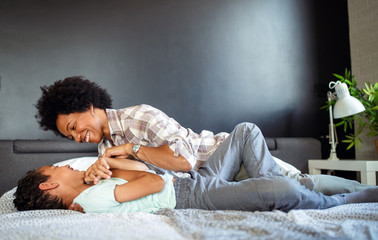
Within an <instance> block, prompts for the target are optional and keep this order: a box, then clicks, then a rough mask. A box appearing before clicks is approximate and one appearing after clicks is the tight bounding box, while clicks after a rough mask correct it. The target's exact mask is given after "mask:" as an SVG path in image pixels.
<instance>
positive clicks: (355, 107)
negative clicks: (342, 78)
mask: <svg viewBox="0 0 378 240" xmlns="http://www.w3.org/2000/svg"><path fill="white" fill-rule="evenodd" d="M335 91H336V95H337V98H338V99H337V102H336V104H335V106H334V108H333V117H334V118H342V117H347V116H351V115H354V114H357V113H360V112H363V111H365V107H364V105H362V103H361V102H360V101H359V100H358V99H357V98H355V97H352V96H351V95H350V93H349V91H348V87H347V85H346V84H345V83H341V82H337V83H336V85H335Z"/></svg>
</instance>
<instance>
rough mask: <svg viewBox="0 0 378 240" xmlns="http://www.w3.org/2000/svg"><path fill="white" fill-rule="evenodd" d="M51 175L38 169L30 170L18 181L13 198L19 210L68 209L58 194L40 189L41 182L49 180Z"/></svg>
mask: <svg viewBox="0 0 378 240" xmlns="http://www.w3.org/2000/svg"><path fill="white" fill-rule="evenodd" d="M49 177H50V176H48V175H45V174H43V173H42V172H40V171H38V170H30V171H28V172H27V173H26V175H25V176H24V177H23V178H21V179H20V180H19V181H18V186H17V190H16V192H15V193H14V196H15V199H14V200H13V203H14V205H15V207H16V208H17V210H19V211H25V210H36V209H67V206H64V204H63V201H62V200H61V199H59V198H58V197H57V196H52V195H51V194H49V193H47V192H45V191H43V190H41V189H39V184H41V183H43V182H45V181H47V180H48V179H49Z"/></svg>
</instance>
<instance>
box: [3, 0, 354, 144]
mask: <svg viewBox="0 0 378 240" xmlns="http://www.w3.org/2000/svg"><path fill="white" fill-rule="evenodd" d="M349 58H350V56H349V37H348V15H347V1H341V0H338V1H325V0H314V1H310V0H308V1H303V0H286V1H282V0H245V1H242V0H236V1H229V0H210V1H199V0H191V1H176V0H159V1H152V0H151V1H146V0H145V1H143V0H142V1H124V0H119V1H114V0H113V1H89V0H79V1H47V0H44V1H42V0H40V1H30V0H28V1H26V0H24V1H13V0H3V1H1V2H0V76H1V84H0V86H1V89H0V132H1V135H0V139H17V138H23V139H27V138H54V136H53V134H52V133H47V132H43V131H42V130H40V129H38V126H37V123H36V121H35V120H34V114H35V109H34V107H33V104H34V103H35V102H36V101H37V99H38V97H39V95H40V90H39V86H41V85H46V84H51V83H53V82H54V81H55V80H58V79H62V78H65V77H67V76H72V75H83V76H85V77H87V78H89V79H91V80H93V81H96V82H98V83H99V84H100V85H102V86H104V87H106V88H107V89H108V90H109V92H110V93H111V94H112V95H113V98H114V105H115V107H116V108H121V107H126V106H130V105H135V104H140V103H147V104H150V105H153V106H155V107H158V108H160V109H162V110H163V111H165V112H166V113H167V114H168V115H170V116H171V117H173V118H175V119H177V120H178V121H179V122H180V123H182V125H183V126H185V127H190V128H192V129H193V130H195V131H200V130H202V129H209V130H212V131H214V132H219V131H231V130H232V129H233V127H234V126H235V125H236V124H237V123H239V122H242V121H249V122H254V123H257V124H258V125H259V126H260V127H261V129H262V130H263V132H264V134H265V135H266V136H286V137H290V136H305V137H308V136H310V137H321V136H324V135H325V134H326V133H327V123H328V118H327V117H328V115H327V112H325V111H322V110H319V108H320V106H321V105H322V104H323V103H324V101H325V100H326V91H327V84H328V82H329V81H330V80H332V75H331V74H332V73H334V72H343V71H344V69H345V67H348V66H350V60H349Z"/></svg>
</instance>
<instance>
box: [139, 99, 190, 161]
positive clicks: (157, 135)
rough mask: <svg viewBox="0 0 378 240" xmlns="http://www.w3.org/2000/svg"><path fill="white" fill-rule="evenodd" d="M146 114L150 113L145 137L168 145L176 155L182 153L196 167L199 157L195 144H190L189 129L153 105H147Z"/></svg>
mask: <svg viewBox="0 0 378 240" xmlns="http://www.w3.org/2000/svg"><path fill="white" fill-rule="evenodd" d="M145 114H146V115H149V117H148V118H149V119H148V123H147V125H146V131H144V134H145V136H144V138H145V139H148V142H150V143H153V144H154V145H156V146H162V145H168V146H169V148H170V149H171V150H172V151H173V152H174V156H176V157H178V156H179V155H181V156H182V157H184V158H185V159H186V160H187V161H188V162H189V163H190V164H191V166H192V167H194V166H195V164H196V160H197V157H196V156H195V155H196V151H195V150H194V149H193V147H194V146H193V145H192V144H190V141H189V134H188V130H187V129H186V128H183V127H182V126H181V125H180V124H179V123H178V122H177V121H175V120H174V119H173V118H170V117H168V116H167V115H166V114H165V113H164V112H162V111H160V110H159V109H156V108H153V107H151V106H148V107H146V111H145ZM146 115H145V116H146Z"/></svg>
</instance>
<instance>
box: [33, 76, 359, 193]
mask: <svg viewBox="0 0 378 240" xmlns="http://www.w3.org/2000/svg"><path fill="white" fill-rule="evenodd" d="M41 90H42V96H41V98H40V99H39V100H38V102H37V104H36V108H37V109H38V114H37V115H36V118H37V120H38V122H39V124H40V126H41V127H42V128H44V129H45V130H52V131H53V132H54V133H55V134H57V135H60V136H63V137H67V138H69V139H73V140H75V141H76V142H79V143H82V142H90V143H97V144H98V146H99V156H101V155H103V156H104V157H116V156H126V157H129V158H135V159H140V160H142V161H144V162H145V163H149V164H152V165H154V166H157V167H159V168H163V169H167V170H171V171H178V172H187V171H189V170H190V169H194V170H198V169H199V167H200V166H201V165H202V164H203V163H204V162H205V161H206V160H207V159H208V158H209V157H210V156H211V155H212V154H213V153H214V151H215V150H216V149H217V148H218V147H219V146H220V145H221V144H222V143H223V142H224V141H225V140H226V138H227V137H228V135H229V134H228V133H218V134H213V133H212V132H210V131H206V130H204V131H202V132H201V133H200V134H197V133H195V132H193V131H192V130H191V129H189V128H184V127H182V126H181V125H180V124H179V123H178V122H176V121H175V120H174V119H172V118H170V117H168V116H167V115H166V114H165V113H163V112H162V111H160V110H158V109H156V108H154V107H151V106H149V105H138V106H133V107H128V108H124V109H118V110H115V109H111V107H112V99H111V96H110V95H109V94H108V93H107V91H106V90H105V89H103V88H101V87H100V86H98V85H97V84H96V83H94V82H91V81H89V80H86V79H84V78H82V77H69V78H66V79H64V80H60V81H57V82H55V83H54V84H53V85H51V86H44V87H41ZM259 138H262V140H261V142H264V141H263V136H262V134H260V135H259ZM264 144H265V142H264ZM101 164H102V163H101V161H97V162H96V163H95V164H93V165H92V166H91V167H90V168H89V169H88V170H87V171H86V174H85V175H86V178H85V180H86V181H87V182H92V181H93V182H94V183H95V184H96V183H97V182H98V181H99V180H100V179H101V178H107V177H109V176H110V174H109V172H108V171H106V168H105V170H104V166H102V165H101ZM105 167H108V166H105ZM247 173H248V175H249V176H252V175H251V173H249V172H248V171H247ZM296 176H297V177H298V175H296ZM306 176H309V175H306ZM329 178H331V179H329ZM313 179H316V180H317V181H316V182H315V183H316V184H315V190H316V189H317V187H319V189H322V190H323V191H328V192H331V193H332V194H336V193H342V192H354V191H357V190H361V189H363V188H365V187H366V186H365V185H361V184H359V183H358V182H356V181H349V180H346V179H342V178H337V177H330V176H323V175H317V176H316V177H304V178H301V177H299V178H298V180H299V181H301V182H302V183H303V184H304V185H305V186H307V187H309V188H311V187H313V186H314V180H313ZM322 179H325V180H323V181H322ZM334 182H337V183H338V184H337V186H336V187H335V186H334V185H332V184H333V183H334ZM340 183H341V184H340ZM339 186H342V188H340V187H339ZM330 189H331V191H329V190H330Z"/></svg>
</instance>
